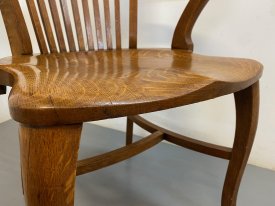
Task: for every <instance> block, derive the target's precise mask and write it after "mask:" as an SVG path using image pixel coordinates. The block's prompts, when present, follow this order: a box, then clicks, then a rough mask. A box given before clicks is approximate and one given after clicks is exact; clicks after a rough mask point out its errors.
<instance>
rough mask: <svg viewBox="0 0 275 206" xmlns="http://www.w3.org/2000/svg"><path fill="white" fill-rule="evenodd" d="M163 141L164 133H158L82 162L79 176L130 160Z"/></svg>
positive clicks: (78, 166) (79, 166)
mask: <svg viewBox="0 0 275 206" xmlns="http://www.w3.org/2000/svg"><path fill="white" fill-rule="evenodd" d="M162 140H163V133H162V132H159V131H156V132H154V133H153V134H151V135H149V136H148V137H145V138H144V139H142V140H139V141H137V142H135V143H133V144H131V145H129V146H126V147H122V148H119V149H117V150H114V151H111V152H107V153H105V154H102V155H98V156H95V157H92V158H89V159H85V160H80V161H78V163H77V175H83V174H86V173H88V172H92V171H95V170H98V169H101V168H104V167H107V166H109V165H113V164H115V163H118V162H121V161H123V160H126V159H129V158H130V157H133V156H135V155H137V154H139V153H141V152H144V151H146V150H148V149H150V148H151V147H153V146H155V145H156V144H158V143H160V142H161V141H162Z"/></svg>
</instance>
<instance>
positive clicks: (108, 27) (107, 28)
mask: <svg viewBox="0 0 275 206" xmlns="http://www.w3.org/2000/svg"><path fill="white" fill-rule="evenodd" d="M103 2H104V17H105V31H106V42H107V49H112V48H113V45H112V31H111V16H110V5H109V0H104V1H103Z"/></svg>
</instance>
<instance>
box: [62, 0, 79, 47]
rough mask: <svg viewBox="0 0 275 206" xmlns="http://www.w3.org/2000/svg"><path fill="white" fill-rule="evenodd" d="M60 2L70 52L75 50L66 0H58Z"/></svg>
mask: <svg viewBox="0 0 275 206" xmlns="http://www.w3.org/2000/svg"><path fill="white" fill-rule="evenodd" d="M60 4H61V10H62V15H63V19H64V22H65V29H66V33H67V39H68V44H69V48H70V51H71V52H75V51H76V46H75V41H74V35H73V30H72V25H71V20H70V14H69V9H68V4H67V0H60Z"/></svg>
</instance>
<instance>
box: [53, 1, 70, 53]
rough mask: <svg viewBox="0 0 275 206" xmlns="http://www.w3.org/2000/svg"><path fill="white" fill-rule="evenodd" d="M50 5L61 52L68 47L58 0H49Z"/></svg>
mask: <svg viewBox="0 0 275 206" xmlns="http://www.w3.org/2000/svg"><path fill="white" fill-rule="evenodd" d="M49 5H50V10H51V14H52V19H53V24H54V28H55V33H56V37H57V41H58V45H59V50H60V52H66V51H67V49H66V44H65V40H64V35H63V31H62V26H61V22H60V17H59V15H58V9H57V5H56V0H49Z"/></svg>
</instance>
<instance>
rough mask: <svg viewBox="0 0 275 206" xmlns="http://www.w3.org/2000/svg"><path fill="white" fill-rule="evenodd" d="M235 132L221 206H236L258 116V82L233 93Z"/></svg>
mask: <svg viewBox="0 0 275 206" xmlns="http://www.w3.org/2000/svg"><path fill="white" fill-rule="evenodd" d="M234 96H235V104H236V132H235V140H234V145H233V150H232V157H231V159H230V162H229V165H228V170H227V174H226V178H225V182H224V188H223V194H222V206H236V203H237V194H238V191H239V186H240V183H241V179H242V176H243V173H244V170H245V167H246V164H247V161H248V157H249V154H250V152H251V149H252V145H253V142H254V138H255V133H256V129H257V125H258V116H259V82H256V83H255V84H253V85H252V86H250V87H248V88H247V89H245V90H242V91H240V92H237V93H235V95H234Z"/></svg>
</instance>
